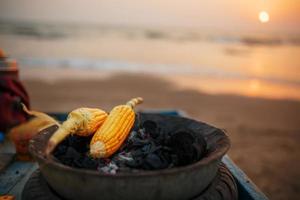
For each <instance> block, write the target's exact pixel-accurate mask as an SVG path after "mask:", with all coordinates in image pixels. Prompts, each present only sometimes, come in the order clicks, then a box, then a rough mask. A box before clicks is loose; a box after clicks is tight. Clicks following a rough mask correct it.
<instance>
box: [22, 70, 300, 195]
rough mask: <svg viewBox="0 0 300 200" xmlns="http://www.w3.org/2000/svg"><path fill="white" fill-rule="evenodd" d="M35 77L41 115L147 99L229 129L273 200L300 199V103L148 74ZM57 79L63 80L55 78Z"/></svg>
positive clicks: (237, 151)
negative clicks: (209, 89) (182, 84)
mask: <svg viewBox="0 0 300 200" xmlns="http://www.w3.org/2000/svg"><path fill="white" fill-rule="evenodd" d="M33 73H34V71H31V72H29V71H27V72H24V73H23V74H21V78H22V79H23V81H24V84H25V86H26V88H27V90H28V92H29V95H30V98H31V105H32V108H34V109H36V110H42V111H45V112H49V111H51V112H54V111H57V112H68V111H70V110H72V109H74V108H77V107H83V106H87V107H101V108H103V109H105V110H110V109H111V108H112V107H113V106H114V105H117V104H121V103H124V102H125V101H127V100H128V99H130V98H131V97H135V96H142V97H144V99H145V102H144V103H143V104H142V105H141V106H139V109H168V108H169V109H180V110H183V111H185V112H186V113H187V114H188V115H189V116H190V117H192V118H195V119H197V120H201V121H204V122H207V123H210V124H213V125H215V126H217V127H219V128H223V129H225V130H226V131H227V133H228V135H229V137H230V139H231V142H232V147H231V149H230V151H229V155H230V157H231V158H232V159H233V160H234V162H236V163H237V164H238V165H239V166H240V167H241V168H242V169H243V170H244V171H245V172H246V174H247V175H248V176H249V177H250V178H251V179H252V180H253V181H254V182H255V183H256V184H257V186H258V187H259V188H260V189H261V190H262V191H263V192H264V193H265V194H266V195H267V196H268V197H269V198H270V199H297V198H298V196H299V195H300V181H299V180H300V170H299V169H300V162H299V157H300V151H299V150H300V147H299V144H298V143H299V141H300V123H299V120H300V102H299V101H291V100H270V99H261V98H249V97H242V96H234V95H211V94H206V93H203V92H200V91H198V90H192V89H180V88H178V87H176V86H175V85H174V84H172V83H171V82H169V81H167V80H166V79H162V78H159V77H154V76H149V75H142V74H115V75H113V76H108V75H105V74H94V75H93V76H85V75H84V74H81V73H78V74H77V75H78V76H76V75H75V76H74V74H76V73H75V72H74V73H73V74H69V75H65V76H63V75H62V74H60V75H59V74H58V73H59V72H58V71H57V72H55V70H54V71H53V70H52V71H50V72H45V71H44V72H43V75H41V74H40V72H36V73H37V75H38V74H40V75H41V76H34V74H33ZM55 73H57V77H60V78H58V79H55V78H53V76H55ZM90 75H91V74H90ZM37 77H39V78H37ZM51 77H52V78H51ZM89 77H91V78H89Z"/></svg>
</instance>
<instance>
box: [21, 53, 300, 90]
mask: <svg viewBox="0 0 300 200" xmlns="http://www.w3.org/2000/svg"><path fill="white" fill-rule="evenodd" d="M17 60H18V61H19V64H20V66H21V68H22V69H24V70H26V68H30V67H41V68H45V67H46V68H48V67H49V68H75V69H82V70H98V71H103V72H131V73H151V74H163V75H170V76H172V75H191V76H198V77H201V78H216V79H234V80H253V79H255V80H262V81H266V82H270V83H275V84H286V85H295V86H300V80H287V79H281V78H277V77H268V76H254V75H246V74H242V73H239V72H236V71H227V70H225V69H222V68H218V67H210V66H190V65H176V64H159V63H158V64H147V63H136V62H127V61H118V60H103V59H99V60H98V59H84V58H64V59H53V58H28V57H27V58H17Z"/></svg>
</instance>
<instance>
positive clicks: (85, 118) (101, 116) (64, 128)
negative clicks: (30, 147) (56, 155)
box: [46, 108, 107, 155]
mask: <svg viewBox="0 0 300 200" xmlns="http://www.w3.org/2000/svg"><path fill="white" fill-rule="evenodd" d="M106 118H107V113H106V112H105V111H103V110H100V109H97V108H78V109H75V110H73V111H72V112H70V113H69V115H68V118H67V120H66V121H65V122H64V123H63V124H62V125H61V127H60V128H59V129H58V130H57V131H56V132H55V133H54V134H53V135H52V136H51V138H50V139H49V141H48V145H47V147H46V154H47V155H49V154H50V153H51V152H52V151H53V150H54V149H55V147H56V146H57V145H58V144H59V143H60V142H61V141H63V140H64V139H65V138H66V137H67V136H68V135H70V134H76V135H80V136H90V135H92V134H94V133H95V132H96V130H97V129H98V128H99V127H100V126H101V125H102V123H103V122H104V121H105V119H106Z"/></svg>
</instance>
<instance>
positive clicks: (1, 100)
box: [0, 49, 29, 132]
mask: <svg viewBox="0 0 300 200" xmlns="http://www.w3.org/2000/svg"><path fill="white" fill-rule="evenodd" d="M21 102H22V103H24V104H25V105H26V106H27V107H29V96H28V94H27V92H26V90H25V88H24V86H23V85H22V83H21V82H20V80H19V76H18V67H17V62H16V61H15V60H13V59H10V58H8V57H7V56H6V54H5V52H4V51H3V50H2V49H0V131H1V132H7V131H8V130H9V129H10V128H11V127H13V126H16V125H18V124H20V123H23V122H25V121H26V120H27V118H28V115H27V114H26V113H25V112H24V111H23V109H22V106H21Z"/></svg>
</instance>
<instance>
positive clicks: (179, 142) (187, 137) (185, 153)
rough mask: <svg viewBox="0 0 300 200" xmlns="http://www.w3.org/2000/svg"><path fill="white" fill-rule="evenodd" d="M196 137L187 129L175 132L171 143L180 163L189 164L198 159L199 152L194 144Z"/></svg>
mask: <svg viewBox="0 0 300 200" xmlns="http://www.w3.org/2000/svg"><path fill="white" fill-rule="evenodd" d="M194 142H195V137H194V136H193V135H192V134H191V133H190V132H187V131H180V132H177V133H175V134H173V135H172V136H171V138H170V141H169V144H170V147H171V148H172V149H173V151H174V153H175V155H176V156H177V157H178V165H187V164H190V163H192V162H194V161H197V159H198V153H197V151H196V149H195V148H194V146H193V143H194Z"/></svg>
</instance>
